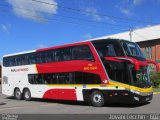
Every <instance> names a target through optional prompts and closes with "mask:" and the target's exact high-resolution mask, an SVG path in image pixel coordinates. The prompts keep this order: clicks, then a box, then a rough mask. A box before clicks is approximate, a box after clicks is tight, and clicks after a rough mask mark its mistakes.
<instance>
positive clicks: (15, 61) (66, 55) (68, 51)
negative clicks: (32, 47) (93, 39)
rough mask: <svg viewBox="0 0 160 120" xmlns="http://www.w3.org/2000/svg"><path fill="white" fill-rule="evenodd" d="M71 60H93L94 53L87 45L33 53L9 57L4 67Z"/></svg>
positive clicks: (5, 59) (5, 58)
mask: <svg viewBox="0 0 160 120" xmlns="http://www.w3.org/2000/svg"><path fill="white" fill-rule="evenodd" d="M69 60H91V61H93V60H94V58H93V55H92V52H91V50H90V48H89V46H87V45H81V46H73V47H66V48H59V49H54V50H47V51H42V52H32V53H27V54H21V55H15V56H9V57H4V58H3V66H5V67H11V66H20V65H31V64H42V63H50V62H60V61H69Z"/></svg>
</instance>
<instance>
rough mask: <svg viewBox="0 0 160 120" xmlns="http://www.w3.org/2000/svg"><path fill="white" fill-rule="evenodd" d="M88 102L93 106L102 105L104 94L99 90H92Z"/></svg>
mask: <svg viewBox="0 0 160 120" xmlns="http://www.w3.org/2000/svg"><path fill="white" fill-rule="evenodd" d="M90 102H91V104H92V105H93V106H95V107H102V106H103V105H104V103H105V102H104V96H103V94H102V92H100V91H93V92H92V93H91V94H90Z"/></svg>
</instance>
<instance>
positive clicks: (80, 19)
mask: <svg viewBox="0 0 160 120" xmlns="http://www.w3.org/2000/svg"><path fill="white" fill-rule="evenodd" d="M0 6H3V7H12V8H15V9H22V10H27V11H35V10H31V9H28V8H22V7H17V6H9V5H3V4H0ZM37 12H41V11H37ZM55 15H56V16H58V17H63V18H69V19H74V20H81V21H85V22H92V23H100V24H106V25H112V26H118V27H125V28H128V29H131V27H129V26H125V25H119V24H112V23H106V22H97V21H92V20H86V19H82V18H75V17H70V16H64V15H57V14H55Z"/></svg>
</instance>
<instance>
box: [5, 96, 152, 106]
mask: <svg viewBox="0 0 160 120" xmlns="http://www.w3.org/2000/svg"><path fill="white" fill-rule="evenodd" d="M7 99H9V100H15V99H14V97H7ZM16 101H18V100H16ZM32 101H33V102H44V103H57V104H62V105H74V106H88V107H92V106H91V105H89V104H88V103H87V102H81V101H69V100H68V101H67V100H53V99H40V98H32V100H31V101H29V102H32ZM148 104H150V102H148V103H143V104H128V103H106V104H105V106H103V107H113V108H116V107H121V108H136V107H141V106H145V105H148Z"/></svg>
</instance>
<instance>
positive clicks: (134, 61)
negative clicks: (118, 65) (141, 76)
mask: <svg viewBox="0 0 160 120" xmlns="http://www.w3.org/2000/svg"><path fill="white" fill-rule="evenodd" d="M117 59H119V60H123V61H125V62H129V63H131V64H133V65H134V66H135V70H137V71H138V70H140V65H139V62H138V61H137V60H136V59H129V58H125V57H124V58H123V57H118V58H117Z"/></svg>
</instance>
